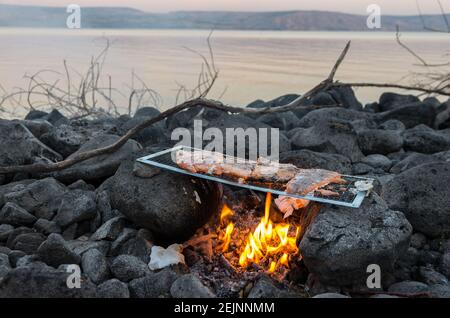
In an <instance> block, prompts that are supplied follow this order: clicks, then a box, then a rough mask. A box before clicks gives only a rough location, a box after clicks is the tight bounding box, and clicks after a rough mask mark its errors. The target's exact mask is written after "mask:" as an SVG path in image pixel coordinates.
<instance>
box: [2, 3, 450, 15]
mask: <svg viewBox="0 0 450 318" xmlns="http://www.w3.org/2000/svg"><path fill="white" fill-rule="evenodd" d="M417 2H418V3H419V5H420V10H421V11H422V13H424V14H439V13H440V9H439V4H438V2H437V1H433V0H418V1H417ZM417 2H416V0H396V1H392V0H340V1H339V2H337V1H336V0H316V1H302V2H301V3H299V1H298V0H282V1H275V0H245V1H244V0H215V1H208V0H190V1H189V3H186V1H185V0H166V1H152V0H151V1H145V0H128V1H125V0H109V1H104V0H70V1H66V0H21V1H20V2H19V1H11V0H0V4H15V5H35V6H55V7H63V6H67V5H69V4H78V5H80V6H81V7H83V6H85V7H131V8H136V9H139V10H143V11H147V12H161V13H162V12H170V11H256V12H259V11H287V10H318V11H336V12H343V13H351V14H360V15H365V14H367V12H366V9H367V7H368V6H369V5H370V4H378V5H379V6H380V7H381V10H382V14H398V15H416V14H418V13H419V11H418V9H417ZM442 4H443V6H444V9H445V10H446V12H448V13H450V3H449V2H445V1H443V2H442Z"/></svg>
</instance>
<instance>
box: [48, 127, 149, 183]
mask: <svg viewBox="0 0 450 318" xmlns="http://www.w3.org/2000/svg"><path fill="white" fill-rule="evenodd" d="M119 138H120V137H119V136H117V135H110V134H104V135H100V136H97V137H95V138H92V139H91V140H89V141H88V142H86V143H85V144H83V146H82V147H81V148H80V149H79V150H78V151H77V152H75V153H73V154H72V155H70V156H69V157H68V158H69V159H70V158H72V157H74V156H77V155H78V154H79V153H82V152H85V151H89V150H94V149H97V148H103V147H107V146H110V145H112V144H113V143H115V142H116V141H117V140H118V139H119ZM140 149H141V146H140V145H139V143H137V142H136V141H134V140H132V139H130V140H128V141H127V142H126V143H125V145H123V146H122V147H121V148H120V149H119V150H117V151H115V152H114V153H112V154H106V155H101V156H97V157H94V158H91V159H88V160H86V161H83V162H80V163H77V164H75V165H74V166H72V167H70V168H67V169H64V170H62V171H58V172H55V173H52V175H53V176H54V177H55V178H56V179H58V180H61V181H63V182H75V181H77V180H80V179H82V180H85V181H90V180H99V179H102V178H107V177H110V176H112V175H113V174H114V173H115V172H116V170H117V168H118V167H119V166H120V164H121V162H122V161H124V160H126V159H127V158H129V157H130V156H131V155H132V154H133V153H134V152H136V151H138V150H140Z"/></svg>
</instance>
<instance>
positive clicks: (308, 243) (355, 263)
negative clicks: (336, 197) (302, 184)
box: [300, 194, 412, 286]
mask: <svg viewBox="0 0 450 318" xmlns="http://www.w3.org/2000/svg"><path fill="white" fill-rule="evenodd" d="M411 233H412V227H411V225H410V224H409V223H408V221H407V220H406V218H405V216H404V215H403V214H402V213H401V212H397V211H393V210H391V209H389V207H388V206H387V204H386V203H385V202H384V201H383V200H382V199H381V198H380V197H379V196H377V195H376V194H371V195H370V197H368V198H366V199H365V200H364V202H363V204H362V206H361V207H360V208H358V209H354V208H346V207H338V206H323V207H322V210H321V211H320V212H319V214H318V215H317V217H316V218H315V219H314V221H313V222H312V224H311V225H310V226H309V228H308V230H307V231H306V233H305V235H304V236H303V238H302V240H301V242H300V251H301V254H302V256H303V259H304V262H305V265H306V266H307V268H308V269H309V271H310V272H311V273H313V274H315V275H316V276H317V277H318V278H319V280H320V282H322V283H325V284H329V285H333V286H343V285H352V284H355V285H362V284H365V282H366V279H367V273H366V270H367V266H368V265H370V264H377V265H379V266H380V267H381V271H382V272H383V273H387V272H390V271H392V270H393V265H394V262H395V261H396V260H397V258H398V257H399V256H400V255H402V254H403V253H404V252H405V251H406V249H407V248H408V246H409V241H410V237H411Z"/></svg>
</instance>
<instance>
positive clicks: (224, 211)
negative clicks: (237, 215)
mask: <svg viewBox="0 0 450 318" xmlns="http://www.w3.org/2000/svg"><path fill="white" fill-rule="evenodd" d="M232 215H234V212H233V210H231V209H230V208H229V207H228V205H226V204H225V205H224V206H223V208H222V212H220V222H221V223H222V222H223V221H224V220H225V219H226V218H227V217H229V216H232Z"/></svg>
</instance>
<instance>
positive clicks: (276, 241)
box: [219, 193, 300, 273]
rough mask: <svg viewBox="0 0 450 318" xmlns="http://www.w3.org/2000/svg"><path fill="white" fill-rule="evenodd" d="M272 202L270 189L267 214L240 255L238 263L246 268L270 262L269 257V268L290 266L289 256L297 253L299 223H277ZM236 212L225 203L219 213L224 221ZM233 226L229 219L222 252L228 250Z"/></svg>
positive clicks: (273, 269) (274, 269) (269, 270)
mask: <svg viewBox="0 0 450 318" xmlns="http://www.w3.org/2000/svg"><path fill="white" fill-rule="evenodd" d="M271 202H272V195H271V194H270V193H267V196H266V202H265V211H264V216H263V217H262V218H261V221H260V222H259V224H258V225H257V227H256V228H255V230H254V231H253V232H252V233H250V234H249V236H248V238H247V240H246V243H245V247H244V249H243V251H242V252H241V253H240V256H239V266H241V267H243V268H247V267H248V266H249V265H251V264H252V263H255V264H262V263H267V264H268V263H269V261H270V265H269V266H268V269H267V271H268V272H270V273H273V272H275V271H276V270H277V268H279V266H284V267H289V256H291V255H295V254H297V253H298V247H297V237H298V234H299V233H300V227H293V226H291V225H289V224H286V223H280V224H274V223H273V222H272V221H271V220H270V218H269V216H270V205H271ZM233 214H234V213H233V211H232V210H231V209H230V208H228V207H227V206H226V205H225V206H224V208H223V209H222V212H221V215H220V219H221V222H222V223H223V221H224V220H225V219H226V218H227V217H228V216H231V215H233ZM233 230H234V224H233V223H232V222H230V223H229V224H228V225H227V227H226V230H225V233H224V234H223V235H221V236H220V237H219V240H220V241H221V242H222V243H221V245H220V246H219V248H220V249H221V251H222V252H226V251H227V250H228V248H229V246H230V242H231V237H232V233H233Z"/></svg>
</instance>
